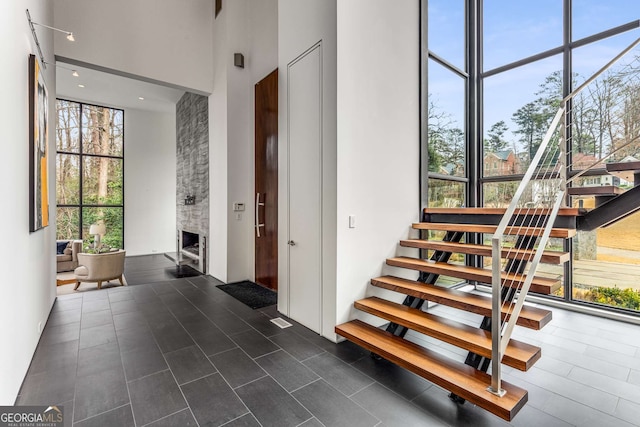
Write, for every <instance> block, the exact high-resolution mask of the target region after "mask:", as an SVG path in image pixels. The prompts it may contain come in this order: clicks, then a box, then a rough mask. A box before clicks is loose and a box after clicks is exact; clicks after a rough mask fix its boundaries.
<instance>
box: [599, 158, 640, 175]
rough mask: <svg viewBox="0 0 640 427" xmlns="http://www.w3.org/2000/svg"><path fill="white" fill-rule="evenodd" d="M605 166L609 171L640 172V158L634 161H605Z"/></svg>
mask: <svg viewBox="0 0 640 427" xmlns="http://www.w3.org/2000/svg"><path fill="white" fill-rule="evenodd" d="M605 167H606V168H607V172H609V173H611V172H622V171H630V172H640V160H637V161H634V162H615V163H605Z"/></svg>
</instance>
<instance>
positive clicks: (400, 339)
mask: <svg viewBox="0 0 640 427" xmlns="http://www.w3.org/2000/svg"><path fill="white" fill-rule="evenodd" d="M548 213H549V211H548V210H545V209H536V210H528V211H526V212H524V211H523V212H521V215H519V216H517V218H518V219H517V220H514V223H513V224H510V225H509V226H508V227H506V229H505V234H509V235H513V236H515V239H516V241H515V247H513V248H506V247H503V248H502V249H501V252H500V253H501V256H502V258H503V259H504V262H505V265H507V268H506V269H505V271H502V272H501V278H502V282H503V283H505V284H506V285H507V286H509V285H512V286H513V289H512V291H510V290H509V288H507V290H505V291H503V302H507V304H503V305H502V306H501V319H502V321H508V320H509V318H510V316H511V315H512V313H513V311H512V309H511V307H512V305H513V303H515V300H514V298H515V296H516V292H515V288H518V287H519V285H521V284H522V283H523V281H524V280H525V274H524V273H525V269H526V263H527V261H530V260H531V259H532V258H533V256H534V254H535V250H534V246H535V242H536V238H535V237H532V236H539V235H540V234H541V230H540V228H539V227H532V226H529V225H527V224H536V222H532V220H534V219H535V218H537V217H544V216H546V215H547V214H548ZM503 215H504V210H503V209H481V208H468V209H465V208H453V209H451V208H446V209H437V208H436V209H425V210H424V213H423V221H422V222H420V223H416V224H413V226H412V227H413V229H415V230H418V232H419V233H421V237H423V238H420V239H408V240H402V241H400V246H402V247H407V248H415V249H417V250H418V251H419V252H420V253H421V254H422V255H423V256H424V257H425V258H426V256H425V254H426V253H427V252H426V251H430V253H431V257H430V259H423V258H421V257H420V256H419V254H418V256H417V257H415V258H412V257H405V256H401V257H394V258H389V259H387V260H386V264H387V265H389V266H392V267H399V268H403V269H408V270H414V271H417V272H419V277H418V280H409V279H405V278H400V277H395V276H382V277H377V278H373V279H371V285H373V286H375V287H379V288H384V289H387V290H391V291H395V292H398V293H400V294H403V295H405V300H404V303H403V304H398V303H395V302H392V301H387V300H384V299H381V298H378V297H370V298H365V299H361V300H359V301H356V302H355V303H354V306H355V308H357V309H358V310H360V311H362V312H365V313H368V314H371V315H374V316H376V317H379V318H381V319H384V320H386V321H387V322H389V326H388V327H387V330H383V329H380V328H376V327H374V326H371V325H368V324H366V323H364V322H362V321H360V320H353V321H350V322H347V323H344V324H342V325H338V326H336V328H335V331H336V333H337V334H338V335H341V336H343V337H345V338H347V339H348V340H350V341H353V342H354V343H356V344H358V345H360V346H362V347H364V348H366V349H367V350H370V351H371V352H372V353H373V354H375V355H377V356H380V357H382V358H384V359H387V360H389V361H391V362H394V363H396V364H398V365H399V366H402V367H404V368H406V369H408V370H410V371H412V372H414V373H416V374H417V375H420V376H422V377H424V378H426V379H427V380H429V381H431V382H433V383H435V384H437V385H439V386H441V387H443V388H445V389H447V390H449V391H450V392H451V393H452V396H451V397H452V398H454V400H455V401H458V402H463V401H465V400H468V401H469V402H471V403H473V404H476V405H478V406H480V407H482V408H483V409H485V410H487V411H489V412H492V413H494V414H496V415H497V416H499V417H501V418H503V419H505V420H511V419H512V418H513V417H514V416H515V415H516V413H517V412H518V411H519V410H520V409H521V408H522V407H523V406H524V404H525V403H526V402H527V391H526V390H523V389H521V388H519V387H517V386H515V385H512V384H508V383H506V382H504V381H503V382H502V383H501V388H502V390H504V391H505V392H506V394H505V395H504V396H503V397H500V396H498V395H496V394H495V393H493V392H491V391H489V388H490V386H491V375H489V374H488V373H486V371H487V368H488V366H489V362H490V360H491V357H492V335H491V331H490V329H491V321H490V320H491V317H490V316H491V313H492V300H491V297H489V296H485V295H480V294H477V293H468V292H463V291H459V290H455V289H448V288H445V287H442V286H437V285H436V284H435V283H436V281H437V279H438V278H439V277H440V276H441V275H442V276H448V277H456V278H459V279H461V280H462V281H468V282H472V283H481V284H489V285H491V283H492V270H491V269H488V268H484V267H483V266H477V267H470V266H464V265H458V264H454V263H452V262H451V259H452V255H453V254H462V255H472V256H473V255H478V256H491V254H492V248H491V246H486V245H483V244H474V243H461V240H462V238H463V237H464V236H467V239H466V241H467V242H472V241H474V239H473V237H471V236H477V235H478V233H493V232H495V231H496V228H497V226H498V222H499V221H500V219H501V218H502V216H503ZM577 215H578V209H560V211H559V212H558V217H557V218H556V220H555V222H554V224H553V228H551V229H550V233H549V234H550V235H551V236H554V237H559V238H570V237H573V236H574V235H575V233H576V228H575V224H576V216H577ZM516 222H519V224H517V223H516ZM556 225H557V226H556ZM431 230H435V231H444V232H445V233H444V238H443V239H442V240H432V239H431V240H430V239H429V238H428V235H429V231H431ZM440 234H442V233H440ZM477 240H479V239H477ZM540 260H541V262H543V263H549V264H556V265H561V264H563V263H565V262H566V261H568V260H569V254H568V253H566V252H558V251H546V250H545V251H543V252H542V254H541V258H540ZM560 286H561V280H560V278H548V277H537V276H534V277H533V278H532V279H531V287H530V291H531V292H536V293H541V294H551V293H553V292H555V291H556V290H558V289H559V288H560ZM425 301H431V302H433V303H437V304H442V305H447V306H450V307H453V308H455V309H458V310H463V311H468V312H471V313H476V314H480V315H482V316H485V318H484V319H485V320H484V321H483V322H482V324H481V325H479V326H478V327H473V326H470V325H467V324H464V323H460V322H458V321H455V320H452V319H448V318H444V317H442V316H436V315H433V314H430V313H428V312H425V311H423V310H422V307H423V303H424V302H425ZM550 320H551V312H550V311H548V310H544V309H540V308H536V307H531V306H526V305H525V306H523V307H522V310H521V311H520V313H519V314H518V316H517V319H516V324H517V325H520V326H522V327H526V328H531V329H541V328H542V327H544V325H546V324H547V323H549V321H550ZM408 330H413V331H415V332H418V333H420V334H424V335H427V336H430V337H432V338H435V339H438V340H440V341H442V342H445V343H448V344H451V345H454V346H457V347H459V348H461V349H464V350H466V351H468V352H469V357H467V361H466V362H465V363H461V362H458V361H454V360H451V359H448V358H447V357H445V356H443V355H441V354H439V353H437V352H435V351H433V350H429V349H427V348H423V347H422V346H420V345H418V344H415V343H413V342H410V341H408V340H406V339H405V338H404V335H405V334H406V332H407V331H408ZM540 357H541V350H540V348H539V347H536V346H533V345H530V344H527V343H524V342H520V341H517V340H514V339H509V341H508V343H507V344H506V347H505V351H504V354H503V355H502V359H501V362H502V364H504V365H506V366H510V367H513V368H515V369H518V370H521V371H526V370H528V369H530V368H531V367H532V366H533V365H534V364H535V362H536V361H537V360H539V359H540Z"/></svg>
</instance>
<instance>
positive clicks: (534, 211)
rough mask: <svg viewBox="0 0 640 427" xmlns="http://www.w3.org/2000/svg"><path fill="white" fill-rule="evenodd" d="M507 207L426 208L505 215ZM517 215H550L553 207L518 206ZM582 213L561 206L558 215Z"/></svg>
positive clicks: (447, 211) (439, 210)
mask: <svg viewBox="0 0 640 427" xmlns="http://www.w3.org/2000/svg"><path fill="white" fill-rule="evenodd" d="M506 211H507V210H506V209H505V208H424V209H423V212H424V213H426V214H430V213H435V214H454V215H504V213H505V212H506ZM514 213H515V215H549V214H550V213H551V209H546V208H518V209H516V210H515V211H514ZM577 215H580V210H579V209H578V208H560V210H559V211H558V216H577Z"/></svg>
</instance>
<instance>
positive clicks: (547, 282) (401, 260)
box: [387, 257, 562, 295]
mask: <svg viewBox="0 0 640 427" xmlns="http://www.w3.org/2000/svg"><path fill="white" fill-rule="evenodd" d="M387 265H391V266H394V267H401V268H408V269H411V270H418V271H422V272H425V273H434V274H440V275H443V276H449V277H457V278H458V279H465V280H474V281H477V282H481V283H486V284H489V285H490V284H491V279H492V277H491V274H492V272H491V270H488V269H484V268H477V267H467V266H465V265H455V264H448V263H446V262H433V261H426V260H423V259H418V258H410V257H395V258H389V259H387ZM524 280H525V276H524V275H522V274H516V273H505V272H504V271H503V272H502V281H503V283H504V284H505V286H508V287H511V288H516V287H520V285H521V284H522V283H524ZM561 286H562V282H561V281H560V280H555V279H548V278H546V277H539V276H534V277H533V281H532V282H531V287H530V288H529V291H530V292H537V293H539V294H545V295H549V294H552V293H554V292H555V291H557V290H558V289H560V287H561Z"/></svg>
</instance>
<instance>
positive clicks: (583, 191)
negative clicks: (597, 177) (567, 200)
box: [567, 185, 625, 196]
mask: <svg viewBox="0 0 640 427" xmlns="http://www.w3.org/2000/svg"><path fill="white" fill-rule="evenodd" d="M624 192H625V189H624V188H620V187H616V186H614V185H601V186H593V187H571V188H567V194H568V195H570V196H619V195H620V194H622V193H624Z"/></svg>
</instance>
